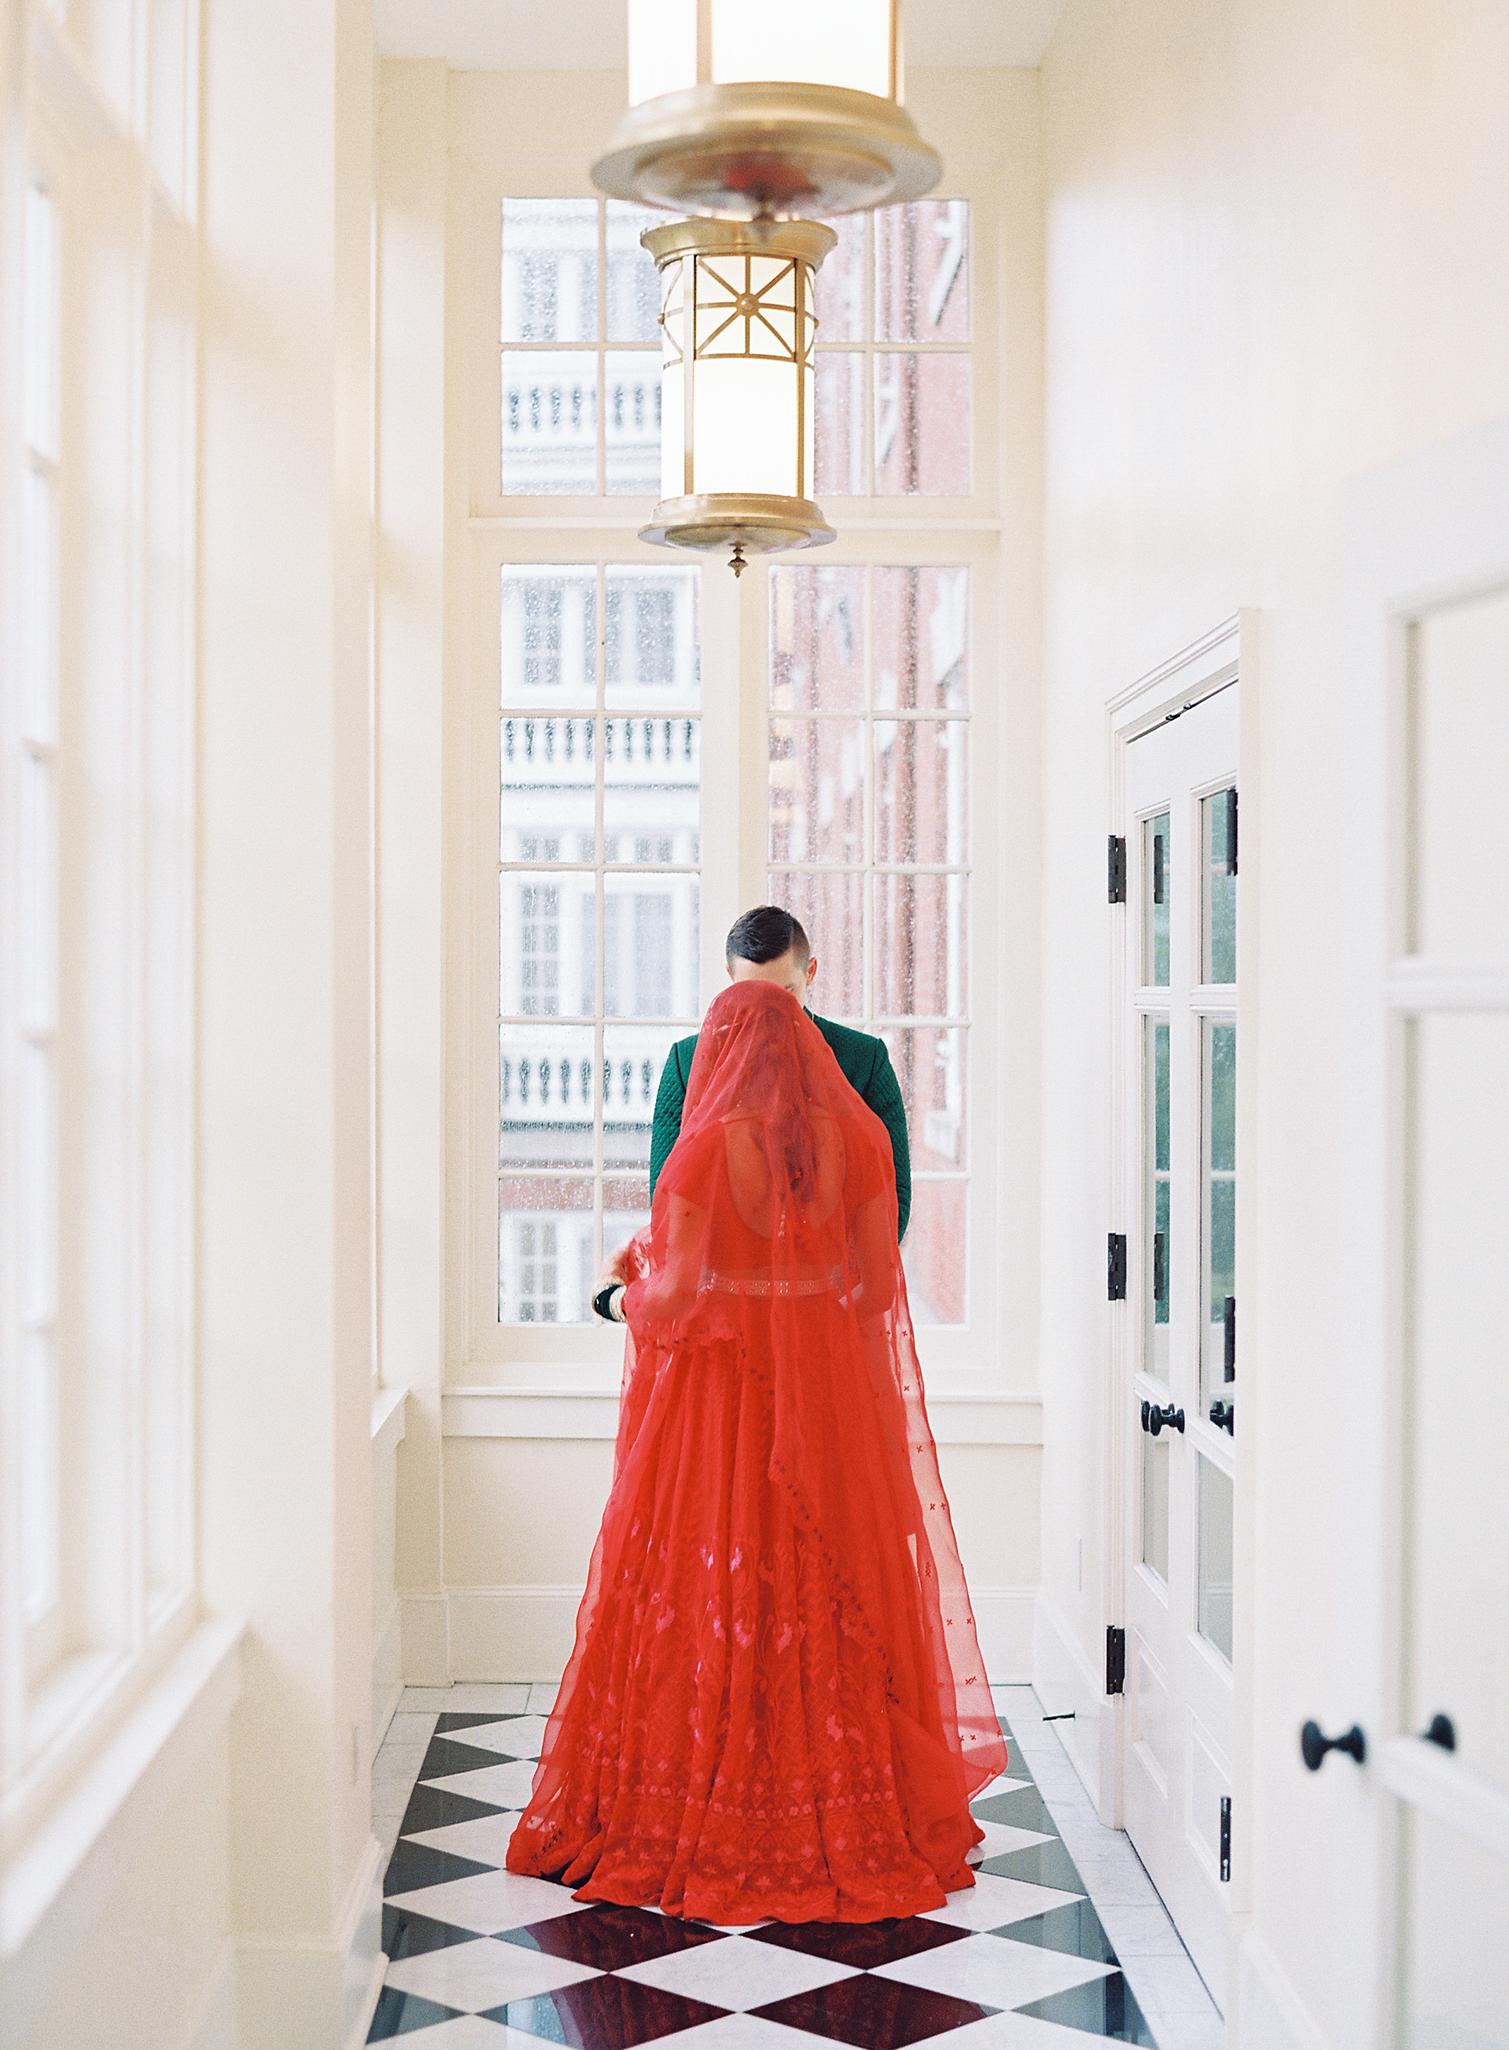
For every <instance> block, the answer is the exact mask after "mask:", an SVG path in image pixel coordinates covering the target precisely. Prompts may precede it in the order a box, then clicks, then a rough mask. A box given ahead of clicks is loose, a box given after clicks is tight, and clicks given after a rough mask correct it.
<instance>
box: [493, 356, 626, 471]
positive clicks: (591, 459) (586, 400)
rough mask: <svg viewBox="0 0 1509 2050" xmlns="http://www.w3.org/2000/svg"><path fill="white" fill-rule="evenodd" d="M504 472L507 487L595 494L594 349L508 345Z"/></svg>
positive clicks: (505, 381) (595, 367) (505, 390)
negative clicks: (525, 347) (517, 347)
mask: <svg viewBox="0 0 1509 2050" xmlns="http://www.w3.org/2000/svg"><path fill="white" fill-rule="evenodd" d="M646 360H649V359H646ZM502 474H503V490H504V492H505V493H507V494H519V493H522V494H525V495H534V494H536V493H543V494H560V493H574V494H576V495H578V496H581V495H585V496H588V497H591V496H592V495H594V494H595V493H596V491H597V355H596V352H595V351H594V350H591V349H531V350H524V349H505V350H504V351H503V473H502Z"/></svg>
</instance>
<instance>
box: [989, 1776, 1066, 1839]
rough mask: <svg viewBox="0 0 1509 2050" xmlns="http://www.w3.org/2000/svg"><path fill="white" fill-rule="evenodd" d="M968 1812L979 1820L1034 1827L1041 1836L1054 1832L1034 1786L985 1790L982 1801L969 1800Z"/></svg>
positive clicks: (1040, 1796)
mask: <svg viewBox="0 0 1509 2050" xmlns="http://www.w3.org/2000/svg"><path fill="white" fill-rule="evenodd" d="M969 1812H970V1814H971V1815H973V1816H974V1817H975V1818H976V1820H977V1821H980V1822H1009V1823H1010V1824H1011V1827H1012V1828H1013V1829H1036V1830H1041V1831H1042V1833H1043V1835H1045V1836H1057V1835H1058V1829H1057V1826H1056V1825H1055V1823H1054V1820H1053V1817H1052V1816H1051V1815H1050V1814H1049V1813H1048V1808H1047V1804H1046V1802H1045V1801H1044V1800H1043V1797H1042V1795H1041V1794H1040V1793H1039V1792H1038V1790H1037V1788H1036V1787H1017V1788H1016V1789H1014V1790H1013V1791H1012V1792H1009V1793H1004V1794H987V1795H986V1797H985V1799H984V1800H983V1801H971V1802H970V1804H969Z"/></svg>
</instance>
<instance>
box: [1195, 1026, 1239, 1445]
mask: <svg viewBox="0 0 1509 2050" xmlns="http://www.w3.org/2000/svg"><path fill="white" fill-rule="evenodd" d="M1200 1065H1201V1076H1200V1100H1201V1118H1200V1125H1201V1155H1202V1158H1201V1219H1200V1240H1201V1256H1200V1266H1201V1298H1202V1302H1203V1306H1204V1313H1203V1315H1202V1317H1201V1319H1200V1365H1201V1388H1202V1390H1203V1394H1204V1406H1205V1409H1206V1412H1207V1414H1208V1412H1209V1409H1210V1405H1211V1403H1212V1402H1215V1401H1217V1400H1219V1401H1229V1400H1230V1399H1231V1395H1232V1386H1231V1384H1232V1381H1233V1380H1234V1379H1235V1376H1236V1210H1237V1177H1236V1136H1237V1106H1236V1072H1237V1028H1236V1025H1235V1023H1234V1022H1233V1021H1230V1020H1223V1019H1218V1018H1207V1019H1206V1020H1205V1021H1204V1030H1203V1034H1202V1047H1201V1063H1200Z"/></svg>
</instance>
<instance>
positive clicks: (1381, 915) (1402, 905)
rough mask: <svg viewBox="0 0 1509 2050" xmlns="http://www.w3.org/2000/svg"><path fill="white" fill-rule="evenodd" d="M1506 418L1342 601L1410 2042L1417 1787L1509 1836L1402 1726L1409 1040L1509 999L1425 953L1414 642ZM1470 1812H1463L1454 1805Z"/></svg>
mask: <svg viewBox="0 0 1509 2050" xmlns="http://www.w3.org/2000/svg"><path fill="white" fill-rule="evenodd" d="M1506 474H1509V415H1504V416H1501V417H1499V418H1497V419H1495V420H1492V421H1487V422H1484V423H1483V424H1481V425H1478V426H1474V427H1471V428H1469V429H1466V430H1465V431H1463V432H1462V433H1459V434H1457V435H1455V436H1454V437H1452V438H1451V439H1450V440H1448V441H1446V442H1443V443H1441V444H1438V445H1437V446H1435V447H1432V448H1427V449H1424V450H1421V451H1419V452H1417V453H1415V454H1413V455H1410V456H1406V457H1404V458H1402V459H1401V460H1399V461H1397V462H1395V463H1392V464H1390V465H1388V466H1387V467H1386V468H1384V469H1381V470H1378V471H1374V472H1371V473H1369V474H1367V475H1364V476H1362V477H1359V478H1357V479H1356V480H1354V482H1353V483H1352V484H1351V485H1350V486H1349V487H1348V490H1347V493H1346V502H1345V540H1344V546H1345V566H1344V579H1345V586H1344V589H1345V608H1346V628H1347V632H1346V643H1345V645H1346V649H1347V663H1348V666H1347V675H1348V688H1349V704H1350V709H1351V713H1352V719H1353V724H1354V732H1355V736H1356V754H1357V763H1358V768H1357V773H1356V775H1355V777H1354V779H1353V788H1354V810H1353V814H1352V817H1351V819H1350V822H1349V823H1350V826H1351V829H1352V831H1353V832H1354V834H1355V835H1356V844H1357V845H1359V846H1360V847H1363V848H1365V849H1368V850H1370V852H1371V855H1372V863H1371V872H1372V873H1374V874H1376V875H1377V876H1378V877H1379V878H1380V879H1381V880H1380V885H1379V887H1378V888H1377V889H1375V890H1373V891H1372V892H1370V893H1369V894H1368V898H1367V901H1366V905H1365V908H1364V910H1363V917H1364V919H1365V930H1363V931H1362V932H1361V933H1360V935H1359V937H1360V940H1361V942H1362V944H1363V945H1364V946H1365V948H1366V950H1367V954H1368V955H1369V956H1370V957H1371V962H1372V967H1373V974H1372V976H1371V977H1370V978H1369V979H1368V986H1366V987H1365V988H1363V989H1362V990H1361V991H1360V992H1359V1001H1358V1002H1357V1004H1356V1005H1355V1007H1354V1019H1353V1025H1354V1039H1353V1054H1354V1058H1353V1062H1352V1083H1353V1088H1352V1092H1351V1097H1350V1102H1349V1106H1348V1108H1349V1116H1350V1128H1351V1133H1352V1143H1351V1148H1350V1149H1349V1151H1350V1152H1351V1156H1352V1158H1353V1160H1354V1162H1355V1169H1354V1173H1353V1176H1352V1177H1351V1179H1350V1181H1349V1185H1348V1200H1349V1202H1350V1203H1351V1204H1353V1205H1355V1228H1354V1230H1353V1232H1352V1233H1351V1234H1349V1239H1348V1245H1347V1255H1348V1259H1349V1263H1350V1265H1349V1271H1348V1274H1347V1277H1346V1280H1347V1281H1348V1282H1349V1283H1350V1284H1351V1286H1352V1288H1353V1289H1354V1290H1355V1295H1354V1300H1355V1301H1356V1302H1357V1303H1358V1304H1359V1305H1360V1306H1361V1310H1362V1314H1361V1316H1360V1317H1359V1319H1358V1322H1357V1332H1356V1346H1355V1355H1354V1357H1355V1359H1356V1360H1365V1359H1372V1360H1374V1361H1376V1362H1378V1363H1379V1386H1378V1389H1377V1402H1376V1410H1377V1419H1376V1424H1375V1426H1374V1430H1373V1435H1372V1436H1371V1439H1370V1442H1369V1444H1368V1446H1367V1447H1366V1451H1367V1454H1368V1455H1369V1456H1368V1457H1367V1458H1365V1459H1364V1460H1363V1461H1362V1462H1360V1464H1359V1466H1358V1469H1357V1472H1358V1493H1357V1500H1356V1508H1357V1513H1358V1516H1359V1518H1360V1520H1361V1523H1362V1525H1363V1527H1364V1531H1365V1536H1366V1540H1367V1542H1368V1543H1369V1544H1370V1545H1371V1546H1372V1547H1373V1550H1374V1556H1375V1557H1376V1558H1377V1559H1378V1560H1379V1562H1380V1565H1379V1572H1378V1574H1377V1576H1376V1579H1375V1581H1374V1584H1373V1585H1372V1586H1371V1587H1370V1588H1368V1589H1366V1590H1365V1591H1364V1594H1365V1599H1366V1611H1365V1616H1364V1622H1365V1633H1364V1634H1362V1635H1360V1637H1359V1642H1363V1643H1366V1644H1367V1645H1369V1646H1370V1647H1372V1649H1373V1652H1374V1656H1373V1657H1372V1659H1371V1660H1370V1661H1368V1662H1366V1663H1365V1664H1364V1666H1363V1668H1362V1670H1361V1671H1360V1673H1359V1675H1358V1686H1357V1695H1356V1707H1355V1710H1354V1711H1353V1713H1355V1715H1356V1717H1357V1719H1358V1721H1359V1722H1360V1723H1361V1724H1362V1727H1363V1729H1364V1732H1365V1734H1366V1738H1367V1744H1368V1753H1367V1763H1366V1765H1365V1766H1364V1767H1363V1768H1362V1774H1363V1778H1362V1782H1361V1788H1362V1790H1363V1791H1364V1792H1365V1793H1370V1794H1371V1799H1366V1798H1365V1799H1364V1800H1363V1801H1362V1802H1361V1803H1360V1804H1359V1806H1358V1808H1357V1810H1356V1811H1355V1812H1356V1813H1357V1814H1358V1816H1359V1818H1360V1826H1361V1829H1362V1832H1363V1835H1364V1839H1365V1841H1364V1842H1363V1843H1362V1844H1360V1845H1359V1851H1360V1854H1361V1855H1360V1861H1359V1864H1360V1872H1361V1877H1362V1884H1363V1911H1364V1913H1365V1914H1366V1915H1367V1916H1368V1918H1369V1920H1370V1925H1371V1926H1370V1929H1369V1930H1368V1932H1367V1934H1368V1937H1369V1940H1370V1942H1371V1948H1372V1952H1373V1955H1372V1957H1371V1959H1370V1960H1369V1965H1370V1969H1369V1971H1368V1972H1367V1975H1366V1977H1367V1982H1368V1983H1367V2004H1366V2009H1365V2011H1364V2012H1362V2013H1360V2014H1359V2015H1358V2017H1357V2021H1358V2029H1359V2032H1358V2039H1357V2040H1358V2044H1359V2050H1387V2046H1389V2045H1391V2044H1392V2043H1393V2042H1394V2041H1395V2030H1396V2027H1397V2019H1398V2017H1397V2002H1398V1998H1399V1991H1400V1971H1401V1949H1402V1942H1401V1930H1400V1918H1399V1900H1400V1875H1399V1855H1400V1840H1401V1830H1400V1802H1401V1801H1403V1800H1415V1801H1419V1802H1421V1803H1422V1805H1424V1806H1426V1807H1427V1808H1428V1809H1431V1810H1433V1811H1434V1812H1435V1813H1437V1814H1442V1815H1445V1814H1447V1813H1448V1812H1450V1819H1451V1822H1452V1824H1453V1826H1455V1827H1457V1828H1459V1829H1462V1830H1463V1831H1464V1832H1465V1833H1466V1834H1469V1835H1473V1836H1476V1837H1478V1838H1479V1839H1480V1840H1482V1841H1484V1842H1491V1843H1492V1844H1493V1845H1495V1846H1497V1845H1500V1844H1502V1843H1504V1842H1505V1841H1506V1838H1509V1798H1506V1797H1504V1796H1503V1795H1502V1794H1499V1795H1497V1796H1496V1797H1495V1798H1494V1799H1492V1800H1490V1801H1489V1802H1487V1803H1484V1802H1483V1801H1482V1800H1481V1798H1479V1799H1476V1800H1474V1801H1473V1802H1471V1803H1464V1802H1463V1801H1462V1800H1461V1798H1460V1790H1459V1789H1458V1788H1457V1787H1456V1786H1455V1784H1454V1783H1453V1777H1452V1772H1451V1767H1450V1765H1449V1763H1448V1762H1447V1761H1446V1760H1444V1759H1443V1758H1442V1757H1441V1756H1440V1755H1439V1754H1438V1753H1437V1752H1436V1750H1435V1747H1434V1746H1432V1745H1430V1744H1428V1743H1427V1742H1425V1741H1424V1740H1423V1739H1422V1738H1421V1737H1420V1736H1419V1735H1418V1734H1417V1733H1415V1732H1413V1731H1411V1730H1406V1729H1405V1728H1403V1727H1402V1710H1403V1705H1404V1691H1405V1680H1404V1666H1405V1657H1406V1654H1405V1648H1404V1630H1405V1604H1406V1589H1405V1575H1406V1560H1405V1556H1404V1547H1405V1530H1404V1525H1403V1522H1402V1519H1401V1517H1400V1515H1399V1510H1400V1507H1401V1505H1402V1500H1403V1486H1404V1476H1405V1472H1406V1460H1405V1444H1404V1421H1403V1417H1404V1399H1405V1389H1406V1379H1407V1369H1408V1361H1407V1357H1406V1338H1405V1322H1404V1312H1405V1286H1406V1284H1405V1279H1404V1276H1405V1268H1406V1256H1407V1253H1408V1217H1407V1211H1406V1205H1405V1194H1406V1184H1407V1177H1408V1174H1409V1171H1410V1166H1411V1160H1410V1153H1409V1145H1408V1134H1407V1129H1406V1119H1407V1099H1406V1093H1405V1080H1404V1071H1405V1041H1406V1036H1407V1033H1408V1030H1409V1026H1410V1024H1411V1022H1412V1021H1413V1020H1414V1019H1417V1018H1420V1017H1423V1016H1427V1015H1430V1014H1432V1013H1439V1012H1442V1011H1447V1012H1450V1011H1456V1012H1462V1011H1469V1010H1473V1009H1478V1008H1484V1009H1494V1010H1498V1009H1501V1008H1504V1007H1505V1006H1506V1004H1509V987H1506V976H1505V973H1504V971H1503V970H1502V969H1498V968H1496V967H1494V966H1491V965H1490V966H1489V967H1487V968H1484V967H1480V966H1479V965H1478V964H1476V963H1462V964H1460V965H1459V966H1456V965H1451V964H1447V965H1445V966H1442V967H1440V968H1435V969H1431V968H1428V967H1426V966H1425V964H1424V962H1423V961H1422V957H1420V956H1418V955H1414V954H1411V953H1410V952H1409V942H1410V933H1409V926H1408V887H1407V865H1408V862H1409V857H1410V852H1411V848H1410V836H1411V831H1412V826H1411V819H1412V804H1413V786H1414V774H1413V771H1414V763H1413V759H1412V742H1411V731H1410V710H1411V641H1412V635H1413V632H1414V628H1415V625H1416V622H1417V621H1418V620H1419V619H1420V617H1421V616H1422V615H1423V614H1425V613H1427V612H1430V611H1433V610H1435V609H1437V608H1439V607H1442V606H1445V605H1449V604H1453V603H1461V602H1464V601H1468V600H1471V599H1473V598H1475V597H1480V596H1485V595H1487V594H1488V593H1490V592H1493V591H1497V590H1502V589H1503V588H1504V587H1505V585H1506V584H1509V511H1506V503H1505V499H1504V493H1503V480H1504V477H1505V475H1506ZM1453 1810H1454V1812H1451V1811H1453Z"/></svg>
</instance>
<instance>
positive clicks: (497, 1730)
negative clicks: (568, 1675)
mask: <svg viewBox="0 0 1509 2050" xmlns="http://www.w3.org/2000/svg"><path fill="white" fill-rule="evenodd" d="M448 1734H450V1735H452V1736H454V1737H455V1739H456V1742H457V1743H458V1744H470V1745H471V1747H472V1749H473V1750H475V1751H496V1752H497V1754H498V1756H499V1757H500V1758H538V1757H539V1755H540V1745H541V1744H542V1743H543V1741H544V1737H545V1718H544V1716H542V1715H516V1716H510V1717H508V1718H507V1719H506V1720H505V1721H503V1722H496V1723H469V1724H468V1725H467V1727H466V1728H465V1729H464V1730H454V1731H451V1732H449V1733H448Z"/></svg>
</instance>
